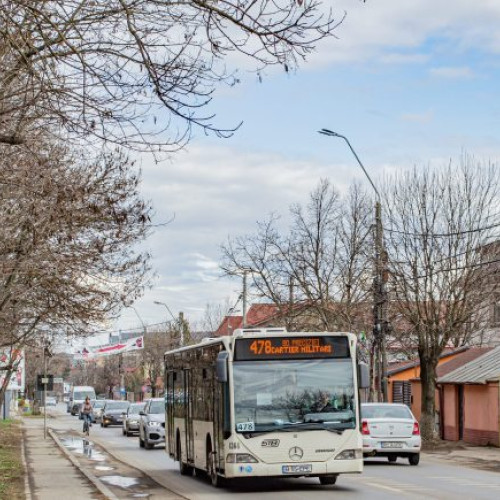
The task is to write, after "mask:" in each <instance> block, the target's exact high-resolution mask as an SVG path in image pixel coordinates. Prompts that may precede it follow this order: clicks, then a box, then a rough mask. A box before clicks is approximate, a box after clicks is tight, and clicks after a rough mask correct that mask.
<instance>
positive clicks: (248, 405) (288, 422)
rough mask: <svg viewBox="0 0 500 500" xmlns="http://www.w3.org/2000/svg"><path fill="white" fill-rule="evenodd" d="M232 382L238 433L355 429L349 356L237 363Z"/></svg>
mask: <svg viewBox="0 0 500 500" xmlns="http://www.w3.org/2000/svg"><path fill="white" fill-rule="evenodd" d="M233 381H234V411H235V427H236V431H237V432H272V431H285V430H287V431H288V430H290V431H293V432H297V431H301V430H315V429H326V430H332V431H336V432H341V431H343V430H344V429H354V428H355V427H356V408H355V404H356V403H355V390H354V379H353V370H352V362H351V360H350V359H310V360H284V361H279V360H273V361H237V362H234V364H233Z"/></svg>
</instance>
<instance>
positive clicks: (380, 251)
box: [319, 128, 388, 401]
mask: <svg viewBox="0 0 500 500" xmlns="http://www.w3.org/2000/svg"><path fill="white" fill-rule="evenodd" d="M319 133H320V134H323V135H326V136H328V137H339V138H340V139H344V141H345V142H346V143H347V145H348V146H349V149H350V150H351V152H352V154H353V155H354V157H355V158H356V161H357V162H358V164H359V166H360V167H361V169H362V170H363V173H364V174H365V175H366V177H367V179H368V181H369V182H370V184H371V186H372V188H373V191H374V192H375V197H376V202H375V277H374V280H373V335H374V338H375V347H376V353H375V355H376V362H375V366H376V369H377V377H376V381H377V385H376V393H377V400H378V401H388V394H387V352H386V336H387V325H388V322H387V290H386V281H387V252H386V251H385V248H384V237H383V226H382V205H381V199H380V193H379V191H378V189H377V188H376V187H375V184H374V183H373V181H372V179H371V177H370V176H369V175H368V172H367V171H366V169H365V167H364V165H363V164H362V163H361V160H360V159H359V157H358V155H357V154H356V151H354V148H353V147H352V146H351V143H350V142H349V140H348V139H347V137H345V136H343V135H341V134H338V133H337V132H333V131H332V130H328V129H326V128H323V129H321V130H319Z"/></svg>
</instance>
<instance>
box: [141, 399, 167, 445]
mask: <svg viewBox="0 0 500 500" xmlns="http://www.w3.org/2000/svg"><path fill="white" fill-rule="evenodd" d="M140 415H141V420H140V422H139V446H140V447H141V448H146V449H148V450H149V449H151V448H153V446H154V445H155V444H161V443H165V401H164V399H162V398H154V399H149V400H148V401H147V402H146V406H145V407H144V410H142V411H141V413H140Z"/></svg>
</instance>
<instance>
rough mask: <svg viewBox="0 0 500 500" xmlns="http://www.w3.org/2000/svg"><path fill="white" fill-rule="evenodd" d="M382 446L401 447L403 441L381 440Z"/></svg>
mask: <svg viewBox="0 0 500 500" xmlns="http://www.w3.org/2000/svg"><path fill="white" fill-rule="evenodd" d="M381 445H382V448H402V447H403V443H400V442H398V441H382V443H381Z"/></svg>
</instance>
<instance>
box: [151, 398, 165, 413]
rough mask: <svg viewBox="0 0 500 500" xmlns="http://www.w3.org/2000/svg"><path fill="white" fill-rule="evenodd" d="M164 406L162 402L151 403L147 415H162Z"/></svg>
mask: <svg viewBox="0 0 500 500" xmlns="http://www.w3.org/2000/svg"><path fill="white" fill-rule="evenodd" d="M164 412H165V404H164V402H163V401H151V406H150V407H149V413H164Z"/></svg>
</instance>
